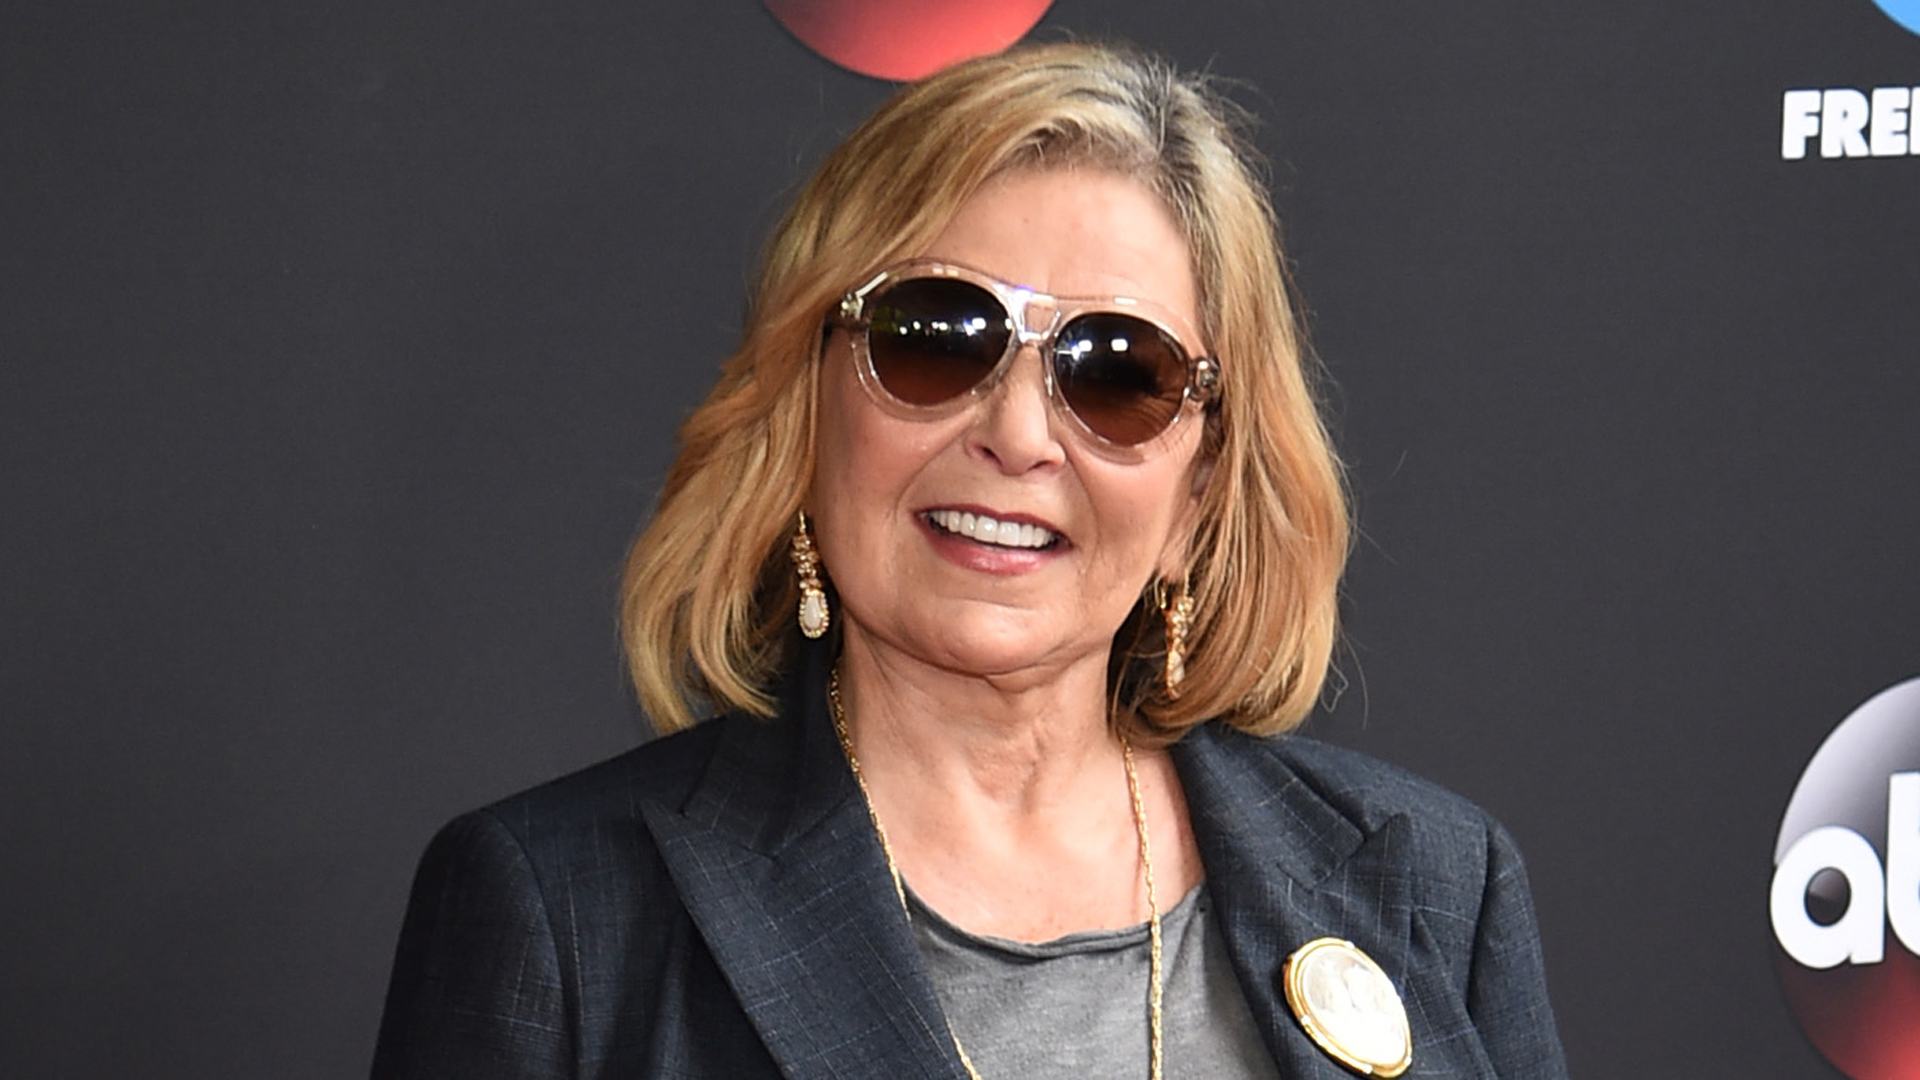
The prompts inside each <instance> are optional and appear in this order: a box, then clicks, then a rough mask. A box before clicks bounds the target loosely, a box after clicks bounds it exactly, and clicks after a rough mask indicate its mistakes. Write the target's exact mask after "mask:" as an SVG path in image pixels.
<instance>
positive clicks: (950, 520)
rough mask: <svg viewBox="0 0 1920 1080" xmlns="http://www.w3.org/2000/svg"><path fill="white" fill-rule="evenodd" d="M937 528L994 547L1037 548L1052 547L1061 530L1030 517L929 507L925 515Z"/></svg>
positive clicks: (1057, 540)
mask: <svg viewBox="0 0 1920 1080" xmlns="http://www.w3.org/2000/svg"><path fill="white" fill-rule="evenodd" d="M923 516H924V517H925V518H926V520H927V523H928V524H930V525H932V526H933V527H934V528H935V529H938V530H939V531H941V532H943V533H947V534H949V535H952V536H961V537H965V538H966V539H968V540H972V541H974V542H975V543H978V544H986V545H988V546H991V547H1000V548H1010V549H1023V550H1029V551H1038V550H1041V549H1043V548H1049V547H1052V546H1053V545H1054V544H1056V543H1058V542H1059V540H1060V534H1059V533H1057V532H1054V531H1053V530H1052V529H1049V528H1047V527H1045V526H1043V525H1035V524H1033V523H1032V522H1027V521H1008V520H1003V519H1000V518H995V517H991V516H989V515H986V514H980V513H974V512H972V511H967V510H929V511H927V512H926V513H925V514H924V515H923Z"/></svg>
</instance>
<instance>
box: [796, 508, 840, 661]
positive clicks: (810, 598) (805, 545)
mask: <svg viewBox="0 0 1920 1080" xmlns="http://www.w3.org/2000/svg"><path fill="white" fill-rule="evenodd" d="M791 554H792V556H793V572H794V574H795V575H797V576H798V577H799V579H800V611H799V618H800V632H801V633H802V634H805V635H806V636H807V637H809V638H818V637H820V636H822V635H824V634H825V633H826V632H827V626H828V624H830V623H831V622H832V621H833V615H832V613H831V612H829V611H828V610H827V590H826V589H824V588H822V587H821V585H820V552H819V551H818V550H816V549H815V548H814V546H813V534H812V533H809V532H808V531H807V512H806V511H805V510H802V511H800V524H799V526H798V527H797V528H795V529H794V531H793V548H792V552H791Z"/></svg>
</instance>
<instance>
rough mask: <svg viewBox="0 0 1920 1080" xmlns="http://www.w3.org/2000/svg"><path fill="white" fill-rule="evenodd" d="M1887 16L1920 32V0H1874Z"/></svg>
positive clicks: (1915, 31) (1909, 28) (1917, 32)
mask: <svg viewBox="0 0 1920 1080" xmlns="http://www.w3.org/2000/svg"><path fill="white" fill-rule="evenodd" d="M1873 2H1874V3H1875V4H1878V5H1879V6H1880V10H1881V11H1884V12H1886V13H1887V18H1889V19H1892V20H1893V21H1894V22H1897V23H1899V24H1900V25H1901V26H1904V27H1906V28H1907V29H1908V30H1911V31H1913V32H1914V33H1916V34H1920V0H1873Z"/></svg>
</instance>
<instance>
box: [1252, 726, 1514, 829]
mask: <svg viewBox="0 0 1920 1080" xmlns="http://www.w3.org/2000/svg"><path fill="white" fill-rule="evenodd" d="M1259 741H1260V742H1261V743H1263V744H1265V745H1266V747H1267V748H1268V750H1269V752H1270V753H1273V754H1275V755H1276V756H1278V757H1279V758H1280V759H1281V760H1283V761H1284V762H1286V763H1287V765H1288V766H1289V767H1290V768H1291V769H1292V770H1293V772H1294V773H1295V775H1297V776H1299V777H1300V778H1301V780H1303V781H1304V782H1306V783H1307V784H1309V785H1311V786H1313V787H1314V789H1315V790H1316V791H1318V792H1319V794H1320V796H1321V797H1322V798H1324V799H1326V800H1327V801H1328V802H1330V803H1332V804H1333V805H1335V806H1337V807H1339V808H1340V809H1341V810H1343V811H1345V812H1346V813H1347V814H1348V816H1349V817H1351V818H1353V819H1354V821H1355V823H1356V824H1359V825H1360V826H1361V827H1362V828H1366V829H1367V830H1368V831H1373V829H1376V828H1378V827H1379V825H1380V824H1381V823H1383V822H1384V821H1386V820H1387V819H1389V818H1393V817H1397V816H1400V815H1402V814H1410V815H1412V816H1414V817H1416V818H1421V819H1424V820H1428V821H1432V822H1434V823H1436V824H1438V825H1440V826H1442V827H1445V828H1452V829H1459V828H1469V829H1473V828H1479V829H1486V828H1491V827H1497V823H1496V822H1494V820H1493V818H1492V816H1491V815H1489V814H1488V813H1487V812H1486V811H1485V810H1484V809H1482V808H1481V807H1480V806H1479V805H1478V804H1477V803H1475V802H1473V801H1472V800H1470V799H1468V798H1466V797H1465V796H1462V795H1460V794H1458V793H1456V792H1454V791H1451V790H1449V789H1448V788H1445V787H1442V786H1441V785H1440V784H1437V783H1435V782H1433V781H1432V780H1429V779H1427V778H1426V777H1424V776H1420V775H1417V774H1415V773H1413V772H1410V771H1408V770H1407V769H1404V768H1402V767H1400V766H1398V765H1395V764H1393V763H1391V762H1387V761H1382V760H1380V759H1379V758H1376V757H1373V756H1371V755H1368V754H1364V753H1361V752H1360V751H1358V750H1352V749H1348V748H1346V747H1343V746H1335V745H1333V744H1331V743H1325V742H1321V741H1320V740H1318V739H1314V738H1311V737H1308V736H1305V735H1282V736H1279V737H1277V738H1273V739H1263V740H1259Z"/></svg>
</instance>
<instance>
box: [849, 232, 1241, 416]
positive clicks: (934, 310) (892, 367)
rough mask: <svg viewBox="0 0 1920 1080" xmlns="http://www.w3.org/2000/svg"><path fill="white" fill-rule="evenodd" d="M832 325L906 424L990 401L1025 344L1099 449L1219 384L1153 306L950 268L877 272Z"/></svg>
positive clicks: (923, 264) (1174, 319)
mask: <svg viewBox="0 0 1920 1080" xmlns="http://www.w3.org/2000/svg"><path fill="white" fill-rule="evenodd" d="M832 322H833V324H835V325H838V326H840V327H842V328H844V329H845V330H847V331H848V332H849V334H850V335H851V336H852V338H853V345H854V355H855V367H856V368H857V370H858V371H859V374H860V381H861V383H862V384H863V385H865V386H866V388H867V390H868V392H869V393H870V394H871V395H872V396H873V397H874V398H875V399H876V400H877V401H879V402H880V403H881V404H882V405H886V406H890V407H892V411H894V412H896V413H898V414H899V415H902V416H905V417H908V418H910V419H932V418H934V417H937V416H943V415H949V414H951V413H953V412H955V411H957V410H959V409H960V408H963V407H965V406H966V405H968V404H970V403H971V402H972V401H974V400H975V399H977V398H979V397H983V396H985V395H986V394H988V393H991V392H992V391H993V388H994V387H995V386H996V385H998V384H999V382H1000V379H1001V378H1002V377H1003V376H1004V375H1005V374H1006V371H1007V368H1008V366H1009V365H1010V364H1011V363H1012V362H1013V357H1014V355H1015V354H1017V353H1018V352H1019V351H1020V348H1021V347H1022V346H1024V345H1027V344H1033V345H1035V346H1037V347H1038V349H1039V352H1040V357H1041V360H1042V368H1043V369H1044V371H1045V373H1046V375H1045V378H1046V385H1047V395H1048V397H1049V398H1051V399H1052V400H1053V402H1054V404H1055V405H1056V406H1057V407H1058V408H1059V409H1060V410H1061V411H1062V412H1064V413H1065V414H1066V415H1068V416H1070V417H1072V418H1073V421H1074V423H1075V424H1076V425H1077V426H1078V427H1079V428H1080V429H1081V430H1082V431H1084V432H1085V433H1086V434H1087V435H1088V436H1090V437H1091V438H1092V439H1094V440H1095V441H1096V442H1098V443H1102V444H1105V445H1107V446H1110V447H1118V448H1130V447H1137V446H1140V445H1141V444H1143V443H1146V442H1149V441H1151V440H1152V439H1155V438H1157V437H1159V436H1160V435H1163V434H1165V433H1166V432H1167V431H1168V430H1170V429H1171V428H1172V427H1173V426H1174V425H1175V424H1176V423H1178V422H1179V420H1180V418H1181V417H1182V416H1184V415H1186V413H1187V412H1188V408H1187V406H1188V405H1189V404H1190V403H1191V404H1192V405H1193V406H1194V407H1195V411H1197V410H1198V408H1200V407H1201V406H1204V405H1206V403H1207V402H1209V401H1211V400H1212V398H1213V396H1214V394H1215V392H1216V391H1217V389H1218V387H1219V383H1220V365H1219V361H1217V360H1214V359H1212V358H1209V357H1204V356H1202V357H1196V356H1194V355H1193V353H1192V351H1191V350H1190V349H1188V348H1187V346H1186V345H1185V344H1183V342H1185V341H1191V340H1194V338H1193V336H1192V333H1191V330H1190V329H1188V328H1187V325H1186V323H1185V320H1183V319H1181V318H1180V317H1179V316H1178V315H1176V314H1174V313H1173V312H1171V311H1168V310H1167V309H1165V308H1162V307H1160V306H1158V305H1156V304H1151V303H1148V302H1146V301H1143V300H1133V299H1128V298H1125V297H1102V298H1098V299H1092V298H1072V297H1064V296H1049V295H1047V294H1046V293H1041V292H1035V291H1033V290H1032V289H1027V288H1022V287H1020V286H1018V285H1010V284H1008V283H1007V282H1004V281H1000V280H998V279H996V278H992V277H989V276H987V275H986V274H983V273H980V272H979V271H977V270H970V269H968V268H966V267H964V266H954V265H952V264H951V263H940V262H932V261H929V260H925V259H917V260H914V261H912V262H906V263H902V264H900V265H898V266H893V267H890V268H888V269H886V270H883V271H881V272H880V273H879V274H877V275H875V276H874V277H873V279H872V280H870V281H868V282H867V283H866V284H864V285H862V286H860V287H859V288H856V289H854V290H852V291H850V292H848V293H847V294H846V296H845V297H843V298H842V299H841V301H840V307H839V309H838V311H837V313H836V315H835V316H834V318H833V320H832ZM1176 327H1177V328H1179V329H1176ZM1180 330H1188V332H1187V333H1186V334H1184V335H1183V334H1182V333H1181V332H1180Z"/></svg>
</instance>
